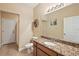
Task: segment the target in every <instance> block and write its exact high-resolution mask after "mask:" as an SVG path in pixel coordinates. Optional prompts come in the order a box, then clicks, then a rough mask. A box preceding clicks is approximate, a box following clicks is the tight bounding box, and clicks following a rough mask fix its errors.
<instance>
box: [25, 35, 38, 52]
mask: <svg viewBox="0 0 79 59" xmlns="http://www.w3.org/2000/svg"><path fill="white" fill-rule="evenodd" d="M32 39H38V37H35V36H33V37H32ZM25 48H26V49H27V52H28V53H31V52H32V51H33V43H27V44H26V45H25Z"/></svg>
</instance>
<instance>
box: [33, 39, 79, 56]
mask: <svg viewBox="0 0 79 59" xmlns="http://www.w3.org/2000/svg"><path fill="white" fill-rule="evenodd" d="M34 41H36V42H38V43H40V44H42V45H44V46H45V47H47V48H49V49H51V50H54V51H56V52H57V53H59V54H62V55H64V56H79V45H78V46H77V47H75V46H72V45H68V44H64V43H60V42H57V41H55V40H48V39H45V38H39V39H35V40H34ZM44 42H52V43H54V44H55V46H51V47H49V46H47V45H45V44H44Z"/></svg>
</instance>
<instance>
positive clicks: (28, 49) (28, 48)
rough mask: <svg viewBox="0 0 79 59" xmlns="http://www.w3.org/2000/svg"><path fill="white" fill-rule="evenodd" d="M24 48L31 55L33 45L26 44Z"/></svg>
mask: <svg viewBox="0 0 79 59" xmlns="http://www.w3.org/2000/svg"><path fill="white" fill-rule="evenodd" d="M25 48H26V49H27V52H28V53H31V52H32V51H33V43H27V44H26V45H25Z"/></svg>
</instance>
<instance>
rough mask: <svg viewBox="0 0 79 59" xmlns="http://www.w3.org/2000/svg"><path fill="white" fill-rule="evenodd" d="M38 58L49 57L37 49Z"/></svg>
mask: <svg viewBox="0 0 79 59" xmlns="http://www.w3.org/2000/svg"><path fill="white" fill-rule="evenodd" d="M37 56H48V55H47V54H46V53H44V52H43V51H41V50H40V49H39V48H37Z"/></svg>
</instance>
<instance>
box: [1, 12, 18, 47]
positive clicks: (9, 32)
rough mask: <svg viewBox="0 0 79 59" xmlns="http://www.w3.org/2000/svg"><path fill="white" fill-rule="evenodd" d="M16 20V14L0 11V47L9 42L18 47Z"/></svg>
mask: <svg viewBox="0 0 79 59" xmlns="http://www.w3.org/2000/svg"><path fill="white" fill-rule="evenodd" d="M18 21H19V17H18V14H14V13H10V12H5V11H0V33H1V34H0V47H2V46H4V45H6V44H11V43H15V44H16V45H17V47H18V41H19V39H18V37H19V31H18V30H19V29H18V28H19V22H18Z"/></svg>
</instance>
